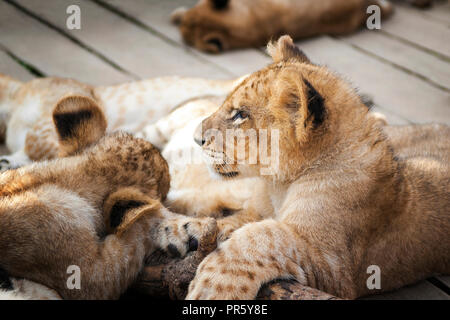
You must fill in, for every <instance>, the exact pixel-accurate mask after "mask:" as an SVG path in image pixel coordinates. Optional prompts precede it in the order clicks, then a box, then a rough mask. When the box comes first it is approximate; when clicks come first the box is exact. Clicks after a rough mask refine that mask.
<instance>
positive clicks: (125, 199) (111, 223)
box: [103, 187, 162, 236]
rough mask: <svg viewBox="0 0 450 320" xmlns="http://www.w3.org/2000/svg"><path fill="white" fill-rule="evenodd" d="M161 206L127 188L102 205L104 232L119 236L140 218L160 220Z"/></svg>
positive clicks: (114, 194)
mask: <svg viewBox="0 0 450 320" xmlns="http://www.w3.org/2000/svg"><path fill="white" fill-rule="evenodd" d="M161 208H162V204H161V202H160V201H159V200H155V199H153V198H151V197H149V196H147V195H145V194H143V193H142V192H141V191H140V190H138V189H136V188H133V187H127V188H121V189H119V190H117V191H116V192H114V193H112V194H110V195H109V196H108V197H107V199H106V200H105V203H104V205H103V212H104V213H103V215H104V216H103V219H104V222H105V227H106V232H107V233H108V234H112V233H115V234H116V235H118V236H120V235H121V234H122V233H124V232H125V231H126V230H127V229H129V228H130V226H132V225H133V224H134V223H135V222H136V221H138V220H139V219H140V218H141V217H143V216H146V215H150V216H152V217H154V218H161V217H162V216H161V214H160V210H161Z"/></svg>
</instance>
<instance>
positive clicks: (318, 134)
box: [195, 36, 368, 180]
mask: <svg viewBox="0 0 450 320" xmlns="http://www.w3.org/2000/svg"><path fill="white" fill-rule="evenodd" d="M268 51H269V53H270V55H271V56H272V58H273V60H274V63H273V64H271V65H269V66H268V67H266V68H265V69H263V70H261V71H258V72H256V73H254V74H252V75H251V76H249V77H248V78H247V79H246V80H244V81H243V83H242V84H241V85H239V86H238V87H237V88H236V89H235V91H234V92H233V93H232V94H231V95H230V96H229V97H228V98H227V99H226V100H225V102H224V103H223V105H222V106H221V107H220V108H219V109H218V110H217V111H216V112H215V113H214V114H213V115H211V116H210V117H209V118H207V119H205V120H204V121H203V122H202V124H201V125H200V126H199V127H198V129H197V131H196V133H195V140H196V142H197V143H198V144H199V145H201V146H202V149H203V152H204V154H206V155H207V159H208V160H211V162H212V168H213V169H214V171H215V172H216V173H218V174H219V175H221V176H224V177H235V176H255V175H272V176H274V177H275V179H277V180H284V179H293V178H295V177H296V176H298V175H299V173H300V172H301V170H305V169H306V167H307V164H308V163H309V164H311V162H312V161H314V160H317V159H318V158H319V157H321V156H322V155H323V154H326V152H325V151H326V150H331V149H333V148H334V147H335V145H336V144H337V143H338V141H339V140H342V138H344V137H347V138H348V137H350V136H352V128H353V127H354V126H353V124H352V122H354V123H361V122H362V121H364V119H365V118H366V116H367V112H368V109H367V108H366V107H365V106H364V105H363V103H362V102H361V99H360V98H359V96H358V95H357V94H356V92H355V90H353V89H352V88H351V87H350V86H349V85H348V84H347V83H346V82H345V81H343V80H341V79H339V78H338V77H337V76H336V75H334V74H333V73H331V72H330V71H328V70H327V69H326V68H324V67H320V66H316V65H313V64H312V63H311V62H310V61H309V60H308V58H307V57H306V56H305V54H304V53H303V52H302V51H301V50H299V49H298V48H297V47H296V46H295V45H294V44H293V42H292V39H291V38H290V37H288V36H283V37H281V38H280V39H279V40H278V42H277V43H274V44H269V46H268Z"/></svg>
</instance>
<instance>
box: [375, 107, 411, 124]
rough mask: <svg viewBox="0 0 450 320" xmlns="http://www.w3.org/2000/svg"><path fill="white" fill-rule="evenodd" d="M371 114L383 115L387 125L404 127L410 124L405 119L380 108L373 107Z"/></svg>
mask: <svg viewBox="0 0 450 320" xmlns="http://www.w3.org/2000/svg"><path fill="white" fill-rule="evenodd" d="M372 112H378V113H381V114H383V115H384V116H385V117H386V120H387V122H388V125H406V124H411V122H410V121H408V120H407V119H405V118H403V117H401V116H399V115H397V114H395V113H393V112H391V111H389V110H386V109H384V108H382V107H380V106H374V107H373V108H372Z"/></svg>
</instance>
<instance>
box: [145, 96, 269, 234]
mask: <svg viewBox="0 0 450 320" xmlns="http://www.w3.org/2000/svg"><path fill="white" fill-rule="evenodd" d="M223 100H224V98H223V97H214V98H203V99H197V100H193V101H190V102H188V103H186V104H184V105H183V106H181V107H180V108H178V109H177V110H175V111H173V112H172V113H171V114H170V115H168V116H167V117H165V118H163V119H161V120H159V121H157V122H156V123H155V124H154V125H150V126H148V127H147V128H146V129H145V130H144V131H142V132H140V133H138V134H137V136H139V137H141V138H144V139H146V140H148V141H151V142H152V143H153V144H155V145H157V146H159V147H160V148H161V149H162V155H163V157H164V158H165V159H166V160H167V162H168V164H169V168H170V175H171V189H170V191H169V193H168V195H167V200H166V201H165V205H167V206H168V207H169V208H170V209H171V210H172V211H174V212H178V213H182V214H185V215H188V216H192V217H214V218H216V219H217V220H218V221H217V222H218V227H219V236H218V240H219V242H221V241H223V240H225V239H227V238H228V237H229V236H230V235H231V233H232V232H233V231H234V230H236V229H238V228H239V227H241V226H242V225H244V224H246V223H248V222H254V221H259V220H261V219H263V218H266V217H269V216H270V215H271V214H272V205H271V203H270V199H269V197H268V190H267V188H266V186H265V184H264V181H263V180H262V179H260V178H257V177H253V178H247V179H225V180H224V179H219V178H217V177H212V176H211V174H210V170H208V167H207V165H206V164H205V163H204V159H203V158H202V157H201V148H200V147H199V146H198V145H197V144H196V143H195V142H194V140H193V139H192V136H193V135H194V131H195V129H196V127H197V125H198V124H199V123H200V122H201V121H202V120H203V119H205V118H206V117H208V116H210V115H211V114H212V113H213V112H214V111H216V110H217V109H218V108H219V106H220V104H221V103H222V102H223ZM183 155H187V156H188V158H187V159H185V158H183V157H182V156H183ZM263 194H266V195H267V196H266V198H265V200H264V201H261V196H262V195H263Z"/></svg>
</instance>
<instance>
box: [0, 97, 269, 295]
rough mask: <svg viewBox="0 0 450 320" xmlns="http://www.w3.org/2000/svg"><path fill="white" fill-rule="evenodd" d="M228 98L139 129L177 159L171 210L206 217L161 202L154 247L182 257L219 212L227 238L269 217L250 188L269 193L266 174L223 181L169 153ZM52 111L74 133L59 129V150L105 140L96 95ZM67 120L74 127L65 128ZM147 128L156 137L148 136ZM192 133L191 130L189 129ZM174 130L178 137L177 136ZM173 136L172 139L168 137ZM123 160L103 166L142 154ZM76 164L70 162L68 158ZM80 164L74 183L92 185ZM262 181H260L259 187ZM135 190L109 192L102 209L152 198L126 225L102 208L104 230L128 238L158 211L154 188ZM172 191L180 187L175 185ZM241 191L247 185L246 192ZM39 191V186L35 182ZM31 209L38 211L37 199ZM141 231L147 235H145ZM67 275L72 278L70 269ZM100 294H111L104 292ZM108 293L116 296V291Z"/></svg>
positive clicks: (67, 152) (128, 163) (32, 182)
mask: <svg viewBox="0 0 450 320" xmlns="http://www.w3.org/2000/svg"><path fill="white" fill-rule="evenodd" d="M222 100H223V98H208V99H200V100H194V101H192V102H188V103H187V104H186V105H185V106H182V107H180V108H178V109H177V110H175V111H174V112H173V113H172V114H171V115H170V116H167V117H165V118H163V119H161V120H160V121H158V122H156V123H155V124H154V125H150V126H148V127H147V129H146V130H144V131H143V132H142V133H140V134H139V136H141V137H144V138H147V139H150V140H154V141H155V142H156V143H157V144H159V146H160V147H161V148H164V149H163V151H164V153H165V156H167V158H168V159H169V161H172V165H171V171H172V173H173V174H174V176H175V194H171V195H170V197H168V198H170V200H169V199H168V200H167V201H166V204H168V205H169V206H170V207H171V209H172V210H176V211H178V212H181V213H185V214H188V215H192V216H197V217H200V219H197V218H196V219H193V218H189V217H185V216H179V215H176V214H174V213H172V212H170V211H168V210H166V209H164V208H163V207H161V208H160V213H161V214H162V215H163V216H164V217H165V219H164V221H156V220H154V221H156V222H154V223H153V232H152V239H153V243H154V247H160V248H162V249H164V250H168V251H169V253H171V254H174V255H177V256H184V255H185V254H186V253H187V252H188V251H189V250H193V249H194V244H193V242H192V241H196V240H195V239H196V238H198V237H199V236H200V235H201V232H202V230H203V229H204V226H206V225H207V224H208V223H210V220H209V219H207V218H206V217H210V216H213V217H216V218H219V220H218V224H219V229H220V230H221V233H220V235H219V240H220V241H222V240H224V239H226V238H227V237H228V236H229V235H230V234H231V233H232V232H233V231H234V230H235V229H237V228H239V227H240V226H241V225H243V224H245V223H247V222H250V221H258V220H260V219H262V217H264V214H265V213H266V214H269V213H271V206H270V203H267V201H266V204H268V205H267V206H264V204H263V203H260V202H259V201H258V202H255V201H254V198H255V197H254V194H256V193H252V192H250V190H253V191H255V192H258V193H262V192H263V191H262V190H261V188H263V187H264V185H263V183H262V182H261V181H259V182H257V181H256V180H258V179H256V178H254V179H248V181H247V182H244V183H239V182H236V181H229V182H228V183H227V182H224V181H216V180H214V179H212V178H211V177H210V175H209V173H208V170H207V168H206V166H205V165H204V164H203V165H201V164H200V165H196V164H192V165H188V166H184V170H183V169H182V168H181V167H180V165H177V163H176V162H175V161H173V157H172V156H170V154H172V153H178V152H179V151H181V150H183V149H188V150H189V149H191V148H192V147H193V146H194V145H195V144H194V143H193V141H192V138H191V137H192V134H193V130H194V129H195V126H193V127H192V126H191V127H192V129H190V130H191V131H192V132H189V131H186V127H185V125H186V124H187V123H188V122H189V121H193V122H194V125H196V124H197V123H198V122H199V121H201V120H202V119H203V118H204V117H206V116H208V115H210V114H211V113H212V112H213V111H215V110H216V109H217V108H218V107H219V105H220V102H221V101H222ZM86 112H88V114H87V115H88V117H86ZM83 115H84V116H83ZM51 117H52V118H53V121H52V122H53V123H54V128H55V129H56V131H58V129H59V130H60V131H62V132H66V133H67V134H68V135H66V136H64V137H63V136H62V135H61V134H60V135H59V137H57V138H55V143H56V145H57V148H58V150H59V156H71V155H76V154H78V153H80V152H82V150H84V149H85V148H86V147H89V145H92V144H95V142H96V140H98V139H100V137H101V136H103V135H104V132H105V129H106V126H105V116H104V114H103V113H102V111H101V109H100V107H99V105H98V104H97V103H96V102H95V101H94V100H93V99H92V98H89V97H86V96H81V95H76V96H75V95H70V94H69V95H65V96H63V98H62V99H60V100H59V101H58V102H57V103H56V107H55V108H54V110H53V115H52V116H51ZM76 119H80V122H78V121H75V120H76ZM71 122H73V123H71ZM65 126H69V127H68V128H66V127H65ZM55 129H53V130H55ZM188 130H189V129H188ZM156 131H157V132H159V133H158V134H156V135H153V136H152V134H154V133H155V132H156ZM147 134H148V135H149V136H147ZM186 134H188V135H187V136H186ZM172 136H173V137H175V138H172ZM180 136H185V137H188V138H189V139H188V140H187V141H188V142H189V143H187V144H184V142H185V140H183V139H182V140H179V137H180ZM157 138H162V141H161V140H158V139H157ZM166 139H167V140H168V141H166ZM129 144H130V146H129V147H128V149H129V148H132V149H137V150H139V148H141V143H138V142H133V141H129ZM135 144H136V145H135ZM166 144H168V146H167V147H165V145H166ZM109 148H111V149H110V150H108V151H106V150H105V152H108V153H111V154H109V155H108V156H109V157H113V156H114V154H115V153H116V152H115V149H116V148H119V149H121V148H124V149H126V150H128V149H127V147H126V145H123V141H121V140H120V139H119V140H116V143H115V144H114V143H113V142H111V143H110V146H109ZM129 150H131V149H129ZM92 152H94V151H92ZM136 152H137V151H136ZM105 156H106V154H105ZM69 159H73V158H69ZM119 160H120V161H123V164H122V165H120V166H115V165H114V164H113V163H111V161H108V160H106V159H105V162H104V163H103V165H104V166H105V168H104V169H102V170H103V171H104V170H108V168H109V167H112V168H111V169H113V168H117V169H116V170H117V173H119V172H120V171H122V170H121V169H122V168H121V166H123V167H124V168H123V169H124V170H129V169H134V168H135V167H136V166H135V165H134V161H135V160H134V158H133V157H132V156H131V155H128V156H126V157H121V158H120V159H119ZM144 160H145V159H144ZM148 160H149V159H147V160H146V161H148ZM72 162H73V161H72V160H71V161H67V163H72ZM64 163H65V164H64V166H68V164H67V163H66V162H64ZM60 165H61V164H60ZM94 165H95V164H94ZM89 166H91V164H90V162H89V161H87V160H86V168H88V167H89ZM54 167H55V165H54V162H49V163H42V164H41V166H39V167H37V168H46V170H50V171H51V170H52V168H53V170H54ZM56 167H57V166H56ZM69 167H71V166H70V165H69ZM25 168H26V167H24V169H22V170H25ZM81 168H82V166H81ZM81 168H78V167H77V168H72V169H70V172H76V173H73V178H72V179H73V180H72V181H73V183H75V182H76V181H78V182H77V183H78V184H77V186H81V187H82V188H85V189H90V188H94V185H95V184H94V182H93V183H92V184H89V185H86V184H85V181H84V180H85V179H83V173H82V172H79V170H80V169H81ZM151 169H153V166H152V165H151V164H145V163H144V164H143V165H142V168H141V167H139V169H138V170H151ZM29 170H30V171H31V172H35V171H39V170H36V167H31V169H30V168H29ZM9 172H10V171H8V172H7V173H9ZM192 176H196V177H197V178H198V179H197V180H192V179H191V178H192ZM201 176H202V177H203V179H202V178H201ZM65 179H66V177H60V176H59V175H58V174H56V176H52V178H49V180H50V181H49V182H48V183H50V184H51V183H61V184H62V185H64V183H65ZM55 180H56V181H55ZM164 180H166V179H163V180H160V182H159V184H158V185H159V187H164V186H165V187H164V190H163V191H161V194H166V193H167V189H168V184H167V183H164V182H163V181H164ZM58 181H59V182H58ZM200 181H203V182H205V183H206V184H207V185H205V186H203V187H204V188H203V189H201V190H196V185H195V183H194V184H193V182H197V183H199V182H200ZM44 182H45V181H42V178H41V176H38V177H34V174H33V175H26V177H20V179H15V180H14V181H13V182H10V183H8V185H5V186H4V187H3V188H4V189H3V196H9V195H12V194H15V193H16V192H19V190H21V189H22V185H24V184H26V185H28V186H29V188H37V187H38V186H40V185H41V184H42V183H44ZM111 183H112V184H111V188H113V187H114V182H111ZM258 185H259V186H260V187H257V186H258ZM64 186H65V185H64ZM255 187H256V188H255ZM69 188H70V187H69ZM99 188H100V189H101V188H102V186H101V185H99ZM134 188H135V186H132V187H131V189H134ZM129 189H130V188H129V187H125V188H121V189H119V191H118V192H113V191H111V192H112V193H111V195H110V196H108V198H107V199H106V200H105V204H104V205H103V212H104V213H108V212H110V211H111V208H112V206H113V205H114V204H115V203H118V202H120V201H125V200H128V201H130V200H133V201H140V202H145V203H149V205H147V204H145V205H143V206H142V207H140V208H138V209H136V210H133V209H131V210H129V211H128V212H127V215H126V217H125V218H124V219H123V222H122V223H121V225H120V226H119V228H111V226H110V216H109V215H108V214H100V215H101V217H102V218H101V219H100V220H101V221H97V222H96V223H97V224H100V228H103V229H104V231H103V232H106V233H107V234H115V236H117V237H122V235H123V234H124V232H126V231H127V230H128V229H129V228H130V227H131V228H132V227H133V225H134V224H135V223H136V221H139V220H138V219H141V215H142V214H143V213H146V212H148V210H150V211H155V210H153V209H154V208H153V205H152V204H151V201H147V200H145V198H146V197H148V195H145V196H144V194H142V195H139V194H136V193H133V192H132V190H131V191H130V190H129ZM172 190H174V189H173V188H172ZM238 190H241V191H240V192H239V191H238ZM62 191H65V190H58V189H56V190H53V192H55V195H54V197H55V198H62V197H63V196H62V195H60V193H64V192H62ZM92 192H97V189H96V188H94V189H93V190H92ZM33 193H35V191H34V189H33ZM147 194H148V192H147ZM150 196H152V197H156V195H155V194H151V193H150ZM11 200H12V199H11V198H9V197H8V198H7V199H5V200H4V201H5V205H11ZM23 200H26V199H21V200H17V201H19V202H20V201H23ZM81 200H82V199H80V201H81ZM54 201H55V199H54V198H51V199H50V198H49V199H47V198H46V197H44V198H43V199H42V202H43V204H44V205H45V206H48V207H49V211H57V210H58V208H57V206H56V205H54V203H53V202H54ZM199 205H200V207H199ZM86 206H87V208H86V209H85V210H88V209H89V206H88V205H87V204H86ZM30 209H32V210H35V208H34V207H33V206H32V207H31V208H30ZM75 209H76V208H75ZM75 209H74V210H75ZM81 209H82V208H81ZM81 209H80V210H81ZM225 209H226V210H227V216H226V217H223V216H222V214H223V210H225ZM97 214H99V213H97ZM201 217H205V218H201ZM221 218H222V219H221ZM49 224H51V222H49ZM102 226H103V227H102ZM142 236H144V237H145V235H142ZM46 245H47V244H44V245H43V247H42V248H40V249H42V250H44V251H45V250H46V248H45V246H46ZM169 246H171V250H169ZM19 250H20V245H19ZM58 250H59V251H62V253H61V254H63V252H64V250H66V249H65V248H59V249H58ZM98 263H101V261H98ZM0 265H1V262H0ZM39 267H41V266H40V265H39V264H38V266H37V268H39ZM133 270H134V269H132V270H130V272H133ZM8 271H9V272H11V273H12V274H13V275H14V276H20V275H18V274H16V273H15V272H14V271H15V270H10V269H9V268H8ZM28 272H31V271H27V270H23V274H22V276H25V277H27V278H29V279H34V280H38V281H40V283H43V284H46V285H47V286H51V287H52V286H53V282H50V279H47V278H45V279H44V280H42V279H36V278H32V277H31V276H30V275H28V276H26V274H27V273H28ZM42 272H44V271H42ZM47 276H48V277H52V278H53V277H54V275H53V274H49V275H47ZM65 276H66V277H67V275H65ZM52 281H57V282H58V285H60V286H62V285H64V284H63V283H62V282H61V278H57V277H56V276H55V277H54V279H52ZM93 285H94V286H101V285H100V283H99V282H98V283H94V284H93ZM124 288H126V287H121V289H120V290H123V289H124ZM57 289H58V290H61V288H60V287H58V288H57ZM105 290H109V288H106V289H105ZM71 294H73V293H70V294H67V293H64V294H63V297H64V298H68V297H69V298H71V297H73V296H72V295H71ZM78 294H80V296H77V298H79V297H83V298H98V297H99V296H98V295H96V294H99V293H93V294H92V295H86V293H78ZM101 294H106V293H104V292H103V293H101ZM10 296H11V294H10ZM26 296H27V297H29V298H40V296H39V295H38V296H34V297H33V296H31V297H30V295H26ZM102 297H104V296H102ZM109 297H117V296H116V295H115V296H109Z"/></svg>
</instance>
